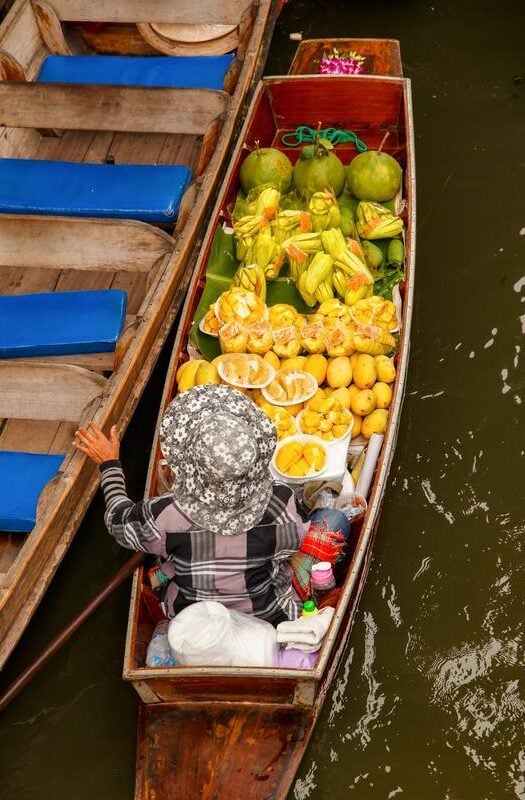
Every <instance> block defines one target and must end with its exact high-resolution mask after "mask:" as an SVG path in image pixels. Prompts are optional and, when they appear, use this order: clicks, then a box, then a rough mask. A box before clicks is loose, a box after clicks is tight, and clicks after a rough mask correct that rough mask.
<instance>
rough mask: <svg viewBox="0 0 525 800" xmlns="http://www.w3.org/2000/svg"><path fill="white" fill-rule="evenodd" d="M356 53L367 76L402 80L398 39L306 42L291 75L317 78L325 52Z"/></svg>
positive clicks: (290, 71)
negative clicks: (382, 76) (381, 76)
mask: <svg viewBox="0 0 525 800" xmlns="http://www.w3.org/2000/svg"><path fill="white" fill-rule="evenodd" d="M334 51H336V52H338V53H350V52H352V53H356V54H357V55H358V56H360V57H361V58H362V68H363V74H364V75H384V76H387V75H390V76H392V77H397V78H401V77H403V67H402V65H401V52H400V49H399V42H398V41H397V39H305V40H304V41H302V42H300V44H299V45H298V47H297V50H296V52H295V56H294V58H293V60H292V63H291V65H290V69H289V71H288V74H289V75H318V74H319V71H320V64H321V59H322V58H323V55H324V54H325V53H333V52H334Z"/></svg>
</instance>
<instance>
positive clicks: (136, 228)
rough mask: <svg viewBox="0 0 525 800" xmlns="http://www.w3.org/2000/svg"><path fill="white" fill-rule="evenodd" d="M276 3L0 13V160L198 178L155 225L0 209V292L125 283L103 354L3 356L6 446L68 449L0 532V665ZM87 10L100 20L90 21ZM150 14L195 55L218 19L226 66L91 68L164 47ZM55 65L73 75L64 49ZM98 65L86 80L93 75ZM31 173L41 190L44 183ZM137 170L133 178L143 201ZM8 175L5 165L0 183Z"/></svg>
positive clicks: (165, 313)
mask: <svg viewBox="0 0 525 800" xmlns="http://www.w3.org/2000/svg"><path fill="white" fill-rule="evenodd" d="M276 15H277V3H276V2H274V0H262V2H257V3H253V2H252V0H228V2H223V3H215V2H212V1H211V0H204V2H201V3H200V4H196V3H194V2H189V0H180V1H179V2H177V3H172V2H169V0H156V2H155V3H142V2H141V3H139V2H137V0H124V1H123V2H118V3H113V2H109V3H108V2H105V0H95V2H90V3H89V4H88V5H86V4H85V3H84V2H82V1H81V0H78V2H70V1H69V0H50V2H49V3H40V2H37V1H36V0H34V2H29V0H16V2H15V3H14V5H13V6H12V8H11V10H10V12H9V14H8V15H7V17H6V18H5V20H4V22H3V23H2V26H1V28H0V79H1V80H0V98H1V106H2V121H1V122H2V128H1V130H0V168H1V169H4V168H7V166H10V167H13V164H14V169H15V173H16V170H17V169H19V168H21V165H22V166H24V164H25V165H26V166H27V165H28V164H30V165H34V163H37V164H38V166H40V163H41V161H40V160H42V159H44V160H46V159H48V160H52V162H53V168H56V164H57V162H58V163H59V165H60V163H61V162H68V163H69V164H71V163H72V164H73V167H72V168H73V169H74V170H78V167H81V168H83V167H85V166H87V164H88V163H89V164H96V165H99V166H100V165H104V168H106V167H107V168H109V169H112V168H113V167H112V166H109V165H114V166H118V167H119V168H120V167H121V166H125V165H130V164H133V165H139V166H138V167H137V168H138V169H144V167H142V166H141V165H153V166H150V167H148V169H149V170H151V169H153V170H161V168H162V169H164V168H165V167H166V166H169V167H170V169H172V167H171V165H174V164H178V165H182V167H181V168H183V169H184V170H187V172H188V173H189V172H190V170H191V172H192V173H193V180H192V181H191V183H189V185H188V186H187V188H185V189H183V190H182V194H181V199H180V205H179V213H178V217H177V218H175V217H173V218H172V219H170V218H167V219H162V218H161V219H160V220H156V219H154V220H153V222H150V221H149V220H146V221H144V220H142V219H141V218H140V216H139V217H138V218H137V217H135V216H134V214H133V209H131V210H130V211H129V213H128V211H127V207H126V208H124V209H123V210H120V212H119V216H120V218H117V219H111V216H112V214H113V213H114V211H112V208H111V207H110V209H109V211H107V210H106V211H107V213H102V214H101V215H99V214H98V213H97V214H95V213H93V214H92V215H91V217H89V215H88V218H82V217H80V216H69V211H68V210H66V211H65V212H63V213H64V214H66V216H64V215H63V214H61V213H60V212H57V208H56V207H55V206H53V203H54V201H55V198H54V197H51V198H49V196H48V197H47V198H46V202H47V203H49V204H50V205H51V206H53V207H52V208H51V210H49V211H47V210H45V209H44V210H43V211H42V212H41V213H38V209H39V208H40V206H35V207H34V208H33V207H31V208H29V207H28V208H27V210H25V206H24V209H23V210H22V211H20V210H18V213H12V212H13V211H16V206H13V207H9V208H7V209H6V208H5V207H4V206H1V207H0V300H1V299H2V298H4V299H5V296H7V295H9V296H17V297H18V296H20V295H28V296H29V295H31V297H32V296H33V295H34V294H37V295H38V298H39V300H42V298H43V297H44V296H43V295H42V294H41V293H53V295H52V296H57V295H58V294H59V293H61V292H65V291H69V292H71V291H73V292H85V291H86V290H109V289H111V290H123V292H125V295H126V296H127V309H126V318H125V324H124V327H123V330H121V332H120V335H119V336H118V341H117V343H116V348H115V347H113V349H112V350H110V351H105V350H104V349H103V348H102V351H101V352H90V353H87V354H86V353H85V352H78V353H69V354H60V355H49V353H47V354H46V355H44V356H38V355H34V354H33V353H32V352H31V353H30V355H29V356H28V357H25V358H23V359H20V358H13V359H11V358H0V374H1V377H0V383H1V385H2V391H1V392H0V455H2V454H4V456H5V452H6V451H17V452H22V454H24V453H27V452H30V453H32V454H35V453H36V454H40V455H47V454H61V455H63V456H64V458H63V460H62V463H61V465H60V466H59V468H58V474H57V475H56V477H55V478H54V479H53V480H51V481H50V482H49V483H48V484H47V485H46V487H45V489H44V491H43V492H42V494H41V495H40V500H39V503H38V509H37V513H36V522H35V524H34V527H33V529H32V530H30V532H29V533H28V534H27V535H21V534H20V533H0V667H1V666H2V665H3V664H4V662H5V660H6V659H7V657H8V656H9V654H10V652H11V651H12V649H13V647H14V646H15V644H16V643H17V641H18V639H19V638H20V636H21V634H22V632H23V630H24V628H25V626H26V625H27V623H28V621H29V619H30V618H31V615H32V614H33V612H34V610H35V608H36V606H37V604H38V603H39V601H40V599H41V598H42V596H43V593H44V592H45V590H46V587H47V586H48V584H49V582H50V580H51V578H52V577H53V575H54V573H55V571H56V569H57V567H58V565H59V563H60V561H61V559H62V557H63V555H64V553H65V551H66V549H67V547H68V546H69V544H70V542H71V540H72V537H73V535H74V533H75V531H76V529H77V527H78V525H79V523H80V520H81V519H82V516H83V514H84V512H85V511H86V509H87V507H88V505H89V503H90V500H91V498H92V496H93V494H94V492H95V489H96V487H97V484H98V475H97V470H96V469H95V468H94V465H93V463H92V462H90V461H88V460H87V459H86V458H85V456H84V455H82V454H81V453H80V452H78V451H75V450H74V448H73V447H72V446H71V440H72V433H73V431H74V430H75V428H76V427H77V426H78V423H79V422H82V423H83V424H86V423H87V422H89V421H90V420H95V421H96V422H97V423H98V424H99V425H100V426H101V427H102V428H105V429H108V426H109V425H111V424H113V423H116V424H117V426H118V429H119V430H120V431H121V432H122V431H123V430H124V429H125V427H126V425H127V423H128V421H129V419H130V417H131V415H132V413H133V410H134V408H135V406H136V403H137V401H138V398H139V397H140V395H141V393H142V390H143V389H144V387H145V384H146V382H147V380H148V377H149V375H150V373H151V371H152V369H153V366H154V364H155V361H156V359H157V356H158V354H159V351H160V349H161V346H162V344H163V342H164V340H165V338H166V336H167V334H168V331H169V329H170V327H171V325H172V323H173V320H174V319H175V316H176V314H177V311H178V309H179V307H180V304H181V301H182V298H183V296H184V292H185V290H186V288H187V284H188V280H189V277H190V272H191V269H190V267H191V263H192V260H193V258H194V250H195V246H196V243H197V240H198V236H199V232H200V230H201V228H202V225H203V223H204V221H205V219H206V216H207V214H209V211H210V202H211V200H212V198H213V196H214V194H215V192H216V189H217V187H218V185H219V178H220V176H221V173H222V172H223V170H224V165H225V159H226V154H227V152H228V149H229V147H230V144H231V141H232V138H233V135H234V133H235V132H236V130H237V128H238V125H239V124H240V120H241V114H242V111H243V108H244V105H245V103H246V102H247V98H248V95H249V93H250V92H251V91H252V89H253V86H254V85H255V83H256V80H257V79H258V78H259V77H260V74H261V72H262V67H263V64H264V60H265V57H266V51H267V48H268V46H269V41H270V39H271V31H272V28H273V25H274V22H275V18H276ZM93 19H94V20H96V21H97V22H96V24H95V25H91V26H90V23H89V21H90V20H93ZM203 22H206V23H207V24H208V26H211V28H214V27H215V31H214V30H210V27H208V28H207V29H206V30H207V32H206V36H204V35H203V33H202V31H201V32H200V33H199V30H200V29H201V28H202V23H203ZM156 25H158V26H165V27H167V29H168V32H170V31H171V29H170V26H173V27H174V30H176V31H177V30H178V31H179V34H177V35H181V34H180V31H182V32H183V33H184V34H185V35H186V38H188V37H189V38H190V39H191V37H192V35H193V36H194V38H195V36H200V39H201V40H202V39H203V38H204V41H201V42H200V45H199V48H197V52H198V54H199V56H203V55H207V54H208V53H211V54H213V55H216V54H217V53H218V52H220V53H222V52H224V49H223V47H219V46H218V45H217V41H216V39H217V38H218V34H217V31H218V33H219V34H220V35H221V36H223V35H224V28H225V27H227V29H228V31H229V33H228V46H227V49H228V50H232V49H233V50H234V53H233V54H232V55H231V56H224V58H226V59H229V61H228V64H229V66H228V68H227V69H226V70H225V71H224V75H223V76H222V77H221V81H222V85H220V86H219V87H218V88H217V89H212V88H202V86H199V84H197V85H196V88H191V87H194V86H195V84H193V83H192V80H193V73H192V70H193V66H192V64H193V62H191V64H190V62H185V69H186V74H185V75H184V76H183V77H182V79H181V80H180V81H179V84H175V85H173V86H172V85H156V84H155V81H153V85H127V83H128V82H130V81H129V79H128V80H127V79H126V78H125V77H124V79H123V80H120V82H119V83H120V85H116V83H117V82H118V81H116V80H115V73H114V72H113V71H111V74H110V77H109V78H107V76H104V75H103V74H102V73H103V72H104V70H105V69H106V68H107V65H108V64H109V63H110V62H108V61H105V62H104V64H105V65H106V66H104V68H103V69H102V70H100V69H99V70H98V78H97V71H96V70H95V71H94V72H93V69H92V67H93V65H94V64H96V63H100V62H96V61H94V60H92V59H98V58H99V56H100V54H101V53H103V54H106V53H108V52H111V53H115V54H118V56H119V57H121V58H125V57H126V56H127V55H129V54H131V55H133V56H134V57H136V55H148V54H152V53H156V54H157V55H159V54H162V53H164V52H165V51H166V49H167V48H166V47H165V46H164V47H163V46H161V45H162V43H160V45H159V47H158V48H156V49H154V48H155V41H156V40H155V33H154V28H155V26H156ZM150 29H151V30H150ZM141 31H142V33H145V34H146V35H147V36H148V38H149V41H146V39H145V38H144V37H143V36H142V34H141ZM148 31H149V33H148ZM152 31H153V32H152ZM171 33H173V31H171ZM158 35H160V34H158ZM163 35H164V38H166V30H165V31H164V34H163ZM206 37H207V38H206ZM108 38H109V39H110V40H111V47H108V45H107V40H108ZM210 42H211V46H208V45H209V44H210ZM223 44H224V43H223ZM139 45H140V46H139ZM168 50H169V48H168ZM72 55H76V56H78V55H80V56H84V57H85V61H84V67H82V69H84V68H85V65H86V64H87V69H86V71H85V73H84V74H85V77H84V78H82V75H81V76H80V78H78V76H77V82H76V83H75V82H68V77H67V74H66V78H64V77H62V78H58V80H59V81H60V82H49V81H50V80H51V79H48V78H46V79H45V82H42V81H39V80H38V75H39V70H40V69H41V67H42V65H43V64H44V63H47V61H45V60H47V59H48V57H49V56H53V57H60V56H63V57H65V58H67V59H69V58H71V57H72ZM190 55H192V54H190ZM106 57H107V58H110V59H111V58H113V56H106ZM220 57H221V58H222V56H220ZM168 61H169V62H170V64H173V60H172V59H166V61H165V62H164V61H163V63H166V62H168ZM53 63H56V62H53ZM63 63H65V64H66V72H67V69H68V68H69V67H70V65H71V64H72V63H73V62H72V61H64V62H63ZM75 63H79V62H75ZM115 63H116V62H114V61H112V62H111V70H112V69H113V65H114V64H115ZM126 63H128V65H129V63H131V60H129V61H128V62H126ZM133 63H136V62H133ZM141 63H142V64H144V63H145V62H141ZM149 63H154V62H148V64H149ZM221 63H222V62H221ZM42 68H43V67H42ZM63 74H64V73H63ZM93 74H95V81H94V82H93V81H91V82H88V81H89V76H90V75H93ZM188 75H189V77H188ZM53 80H55V81H56V80H57V78H56V77H55V78H54V79H53ZM79 80H80V82H78V81H79ZM131 82H132V81H131ZM103 83H105V85H102V84H103ZM188 87H190V88H188ZM22 162H23V163H22ZM75 174H76V173H75ZM113 174H115V175H116V173H113ZM121 174H122V173H121ZM148 175H149V176H150V177H151V175H152V173H151V172H148ZM11 177H13V176H11ZM17 183H22V184H23V187H22V188H23V189H24V191H25V190H26V189H27V187H28V184H30V183H31V181H30V180H26V181H24V180H20V181H17V180H16V174H15V179H14V180H13V181H12V184H14V185H15V189H16V188H17V186H16V184H17ZM36 183H38V184H39V187H40V188H41V189H42V191H43V192H45V191H46V190H47V187H46V186H42V184H43V183H45V181H41V180H40V181H36ZM110 183H111V179H110ZM147 183H148V182H147V181H146V182H144V183H143V185H142V186H140V187H139V192H138V195H139V199H140V197H141V196H142V194H143V191H144V190H145V189H146V188H147ZM5 185H6V184H5V181H4V179H3V178H2V180H0V186H2V190H3V187H4V186H5ZM39 187H36V188H39ZM29 188H32V187H31V186H29ZM110 188H111V187H110ZM48 195H49V192H48ZM88 199H89V198H88ZM134 199H135V198H133V200H134ZM2 202H3V201H2ZM26 202H27V201H26ZM55 205H56V204H55ZM139 205H140V203H139ZM74 211H76V210H74ZM74 211H72V212H71V213H74ZM103 211H104V209H103ZM1 212H5V213H1ZM80 213H81V212H80ZM49 214H51V216H50V215H49ZM98 216H103V217H104V216H105V217H108V218H95V217H98ZM115 216H117V215H116V214H115ZM128 216H129V217H131V218H128ZM168 216H169V215H168ZM175 219H176V221H175ZM48 299H49V298H47V299H46V302H47V300H48ZM17 302H18V301H17ZM25 319H26V320H27V319H28V317H27V315H26V318H25ZM24 325H25V322H24ZM15 327H17V326H16V325H15ZM18 327H20V326H18ZM36 327H39V326H38V324H37V326H36ZM40 327H42V326H40ZM66 333H67V331H66ZM106 350H107V348H106ZM0 353H3V351H1V350H0ZM5 387H7V389H8V390H7V391H4V388H5ZM55 472H56V470H55ZM44 483H45V481H44ZM4 524H5V523H4ZM30 527H31V525H30V526H29V528H30ZM8 530H13V529H12V528H8Z"/></svg>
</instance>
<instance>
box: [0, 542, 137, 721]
mask: <svg viewBox="0 0 525 800" xmlns="http://www.w3.org/2000/svg"><path fill="white" fill-rule="evenodd" d="M144 557H145V554H144V553H134V555H132V556H131V558H129V559H128V560H127V561H126V562H125V563H124V564H123V565H122V566H121V567H120V568H119V569H118V570H117V572H116V573H115V574H114V576H113V577H112V578H111V580H110V581H108V583H107V584H106V585H105V586H104V588H103V589H101V591H100V592H99V593H98V594H97V596H96V597H94V598H93V599H92V600H90V602H89V603H88V604H87V605H86V606H84V608H83V609H82V611H81V612H80V613H79V614H78V615H77V616H76V617H75V619H73V620H72V621H71V622H70V623H69V625H67V626H66V627H65V628H64V629H63V630H62V631H61V632H60V633H59V634H58V636H55V638H54V639H53V640H52V641H51V642H50V643H49V644H48V646H47V647H46V648H45V650H43V651H42V653H40V655H39V656H38V658H36V659H35V660H34V661H33V663H32V664H31V665H30V666H29V667H27V668H26V669H25V670H23V672H21V673H20V675H19V676H18V677H17V678H15V680H14V681H13V682H12V683H11V684H10V685H9V686H8V687H7V689H6V690H5V691H4V692H3V693H2V694H1V695H0V712H2V711H3V710H4V708H6V707H7V706H8V705H9V703H10V702H11V701H12V700H14V699H15V697H17V695H19V694H20V692H21V691H22V689H24V688H25V687H26V686H27V684H28V683H29V682H30V681H32V680H33V678H34V677H35V675H38V673H39V672H40V670H41V669H42V668H43V667H44V666H45V665H46V664H47V662H48V661H49V660H50V659H51V658H52V657H53V656H54V655H55V653H57V652H58V651H59V650H60V648H61V647H62V646H63V645H64V644H65V643H66V642H68V641H69V639H71V637H72V636H73V634H75V633H76V632H77V631H78V629H79V628H81V627H82V625H83V624H84V623H85V622H86V621H87V620H88V619H89V618H90V617H91V615H92V614H94V612H95V611H96V610H97V609H98V608H100V606H101V605H103V603H105V601H106V600H107V599H108V597H110V596H111V595H112V594H113V592H114V591H115V590H116V589H118V588H119V586H121V585H122V584H123V583H124V581H126V580H127V578H129V576H130V575H131V574H132V573H133V572H134V571H135V570H136V569H137V567H139V566H140V565H141V564H142V562H143V560H144Z"/></svg>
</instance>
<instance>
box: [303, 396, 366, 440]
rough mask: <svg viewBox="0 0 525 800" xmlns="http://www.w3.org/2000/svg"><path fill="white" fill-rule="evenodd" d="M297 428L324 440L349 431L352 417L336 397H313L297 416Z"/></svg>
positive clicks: (336, 438) (337, 436) (339, 436)
mask: <svg viewBox="0 0 525 800" xmlns="http://www.w3.org/2000/svg"><path fill="white" fill-rule="evenodd" d="M297 422H298V424H299V430H300V431H302V433H306V434H309V435H310V436H317V437H319V438H320V439H324V440H325V441H326V442H332V441H335V440H338V439H342V438H344V437H345V436H347V435H348V434H350V433H351V430H352V425H353V423H354V418H353V416H352V414H351V413H350V411H349V410H348V409H347V408H345V407H344V406H343V404H342V403H341V402H340V401H339V400H338V399H337V398H336V397H322V396H321V395H320V394H319V395H316V396H315V397H313V398H312V399H311V400H310V401H309V402H308V403H307V404H306V407H305V408H304V409H303V411H301V413H300V414H299V415H298V417H297Z"/></svg>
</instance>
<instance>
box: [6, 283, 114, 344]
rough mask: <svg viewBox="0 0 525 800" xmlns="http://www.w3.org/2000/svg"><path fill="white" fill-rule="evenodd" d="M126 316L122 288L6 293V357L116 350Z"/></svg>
mask: <svg viewBox="0 0 525 800" xmlns="http://www.w3.org/2000/svg"><path fill="white" fill-rule="evenodd" d="M125 315H126V292H123V291H121V290H118V289H107V290H101V291H92V292H91V291H80V292H37V293H34V294H18V295H4V296H0V358H2V359H8V358H33V357H45V356H62V355H69V354H77V353H108V352H112V351H113V350H114V349H115V347H116V344H117V340H118V337H119V335H120V332H121V331H122V328H123V325H124V319H125Z"/></svg>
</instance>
